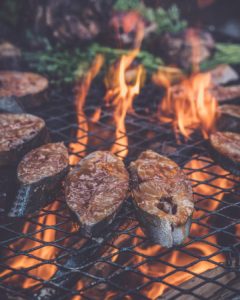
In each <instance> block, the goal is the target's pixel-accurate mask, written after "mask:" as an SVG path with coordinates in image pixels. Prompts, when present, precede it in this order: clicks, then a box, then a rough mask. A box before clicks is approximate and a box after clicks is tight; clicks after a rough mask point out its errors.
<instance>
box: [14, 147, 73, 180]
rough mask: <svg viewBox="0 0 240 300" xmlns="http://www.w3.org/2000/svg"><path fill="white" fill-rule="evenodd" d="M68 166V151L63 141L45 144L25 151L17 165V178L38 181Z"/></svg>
mask: <svg viewBox="0 0 240 300" xmlns="http://www.w3.org/2000/svg"><path fill="white" fill-rule="evenodd" d="M67 166H68V151H67V148H66V147H65V146H64V144H63V143H52V144H46V145H43V146H41V147H39V148H36V149H33V150H31V151H30V152H29V153H27V154H26V155H25V156H24V157H23V159H22V160H21V162H20V163H19V165H18V169H17V175H18V179H19V180H20V181H21V182H22V183H24V184H27V183H33V182H38V181H39V180H41V179H43V178H46V177H50V176H54V175H56V174H58V173H60V172H61V171H63V170H64V169H65V168H67Z"/></svg>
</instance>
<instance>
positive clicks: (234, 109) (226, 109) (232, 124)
mask: <svg viewBox="0 0 240 300" xmlns="http://www.w3.org/2000/svg"><path fill="white" fill-rule="evenodd" d="M217 128H218V130H220V131H225V130H227V131H233V132H237V133H238V132H240V106H239V105H230V104H225V105H221V106H219V118H218V121H217Z"/></svg>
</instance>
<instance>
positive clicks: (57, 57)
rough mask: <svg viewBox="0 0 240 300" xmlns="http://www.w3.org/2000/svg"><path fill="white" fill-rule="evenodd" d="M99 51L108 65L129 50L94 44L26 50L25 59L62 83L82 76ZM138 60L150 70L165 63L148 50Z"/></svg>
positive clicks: (54, 80) (55, 82)
mask: <svg viewBox="0 0 240 300" xmlns="http://www.w3.org/2000/svg"><path fill="white" fill-rule="evenodd" d="M98 53H101V54H103V55H104V56H105V60H106V67H107V66H108V65H109V64H110V63H112V62H113V61H114V60H116V59H117V58H119V57H120V56H121V55H123V54H126V53H128V51H127V50H122V49H114V48H109V47H103V46H100V45H99V44H92V45H91V46H90V47H88V48H87V49H86V50H84V51H83V50H81V49H79V48H75V49H71V50H60V49H54V48H48V49H46V50H44V51H39V52H25V53H24V59H25V61H26V62H27V63H28V65H29V66H30V68H31V69H32V70H34V71H37V72H39V73H41V74H44V75H46V76H49V78H50V79H51V83H54V84H62V83H72V82H74V80H76V78H79V77H82V76H83V75H84V74H85V73H86V71H87V70H88V68H89V66H90V64H91V62H92V61H93V59H94V57H95V56H96V55H97V54H98ZM137 60H139V63H141V64H143V65H144V66H145V68H146V69H147V70H148V71H155V70H157V69H158V67H159V66H160V65H163V61H162V60H161V58H159V57H156V56H154V55H152V54H151V53H149V52H147V51H140V52H139V53H138V55H137Z"/></svg>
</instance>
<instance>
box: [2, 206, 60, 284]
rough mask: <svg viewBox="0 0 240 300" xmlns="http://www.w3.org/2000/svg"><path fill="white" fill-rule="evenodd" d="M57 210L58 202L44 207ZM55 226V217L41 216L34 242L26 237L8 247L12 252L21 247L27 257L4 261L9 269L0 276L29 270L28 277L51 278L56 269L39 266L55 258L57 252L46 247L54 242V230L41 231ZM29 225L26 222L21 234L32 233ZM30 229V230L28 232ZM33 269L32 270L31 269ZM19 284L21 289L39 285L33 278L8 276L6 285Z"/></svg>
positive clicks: (49, 266) (51, 247)
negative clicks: (44, 261) (43, 261)
mask: <svg viewBox="0 0 240 300" xmlns="http://www.w3.org/2000/svg"><path fill="white" fill-rule="evenodd" d="M57 208H58V202H54V203H52V204H50V205H49V206H47V207H46V209H47V210H52V211H54V210H56V209H57ZM55 224H56V215H54V214H47V215H42V216H41V213H40V217H39V219H38V222H37V225H36V226H35V228H34V231H35V232H36V234H35V236H34V240H32V239H28V238H27V237H26V238H25V239H24V240H23V239H21V240H19V241H18V242H15V243H13V244H12V245H11V246H10V247H11V249H12V251H14V250H15V251H16V250H17V249H18V248H19V247H21V251H25V252H27V254H28V255H29V256H27V255H24V254H22V255H18V256H17V257H13V258H10V259H8V260H7V261H6V264H7V265H8V266H9V267H10V268H11V269H6V270H5V271H3V272H2V273H1V274H0V276H1V277H2V276H5V275H10V274H11V273H12V272H14V271H16V270H21V269H26V270H27V269H29V271H28V272H27V273H28V275H29V276H36V277H39V278H41V279H42V280H47V279H49V278H51V277H52V276H53V274H54V273H55V272H56V267H55V266H54V265H52V264H41V262H42V260H46V261H47V260H52V259H54V258H55V257H56V255H57V253H58V250H57V249H56V248H55V247H53V246H46V243H51V242H54V241H55V240H56V231H55V230H54V229H51V228H49V229H46V230H44V231H42V228H44V227H47V226H49V227H51V226H53V225H55ZM31 226H32V224H31V223H29V222H27V223H25V225H24V229H23V233H24V234H28V233H30V232H32V229H33V228H30V227H31ZM30 229H31V230H30ZM32 267H33V269H31V268H32ZM16 282H21V286H22V287H23V288H30V287H33V286H35V285H37V284H38V283H39V281H37V280H35V279H33V278H30V277H28V278H25V277H23V276H21V275H14V276H10V277H9V279H8V283H16Z"/></svg>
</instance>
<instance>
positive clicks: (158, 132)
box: [0, 92, 240, 299]
mask: <svg viewBox="0 0 240 300" xmlns="http://www.w3.org/2000/svg"><path fill="white" fill-rule="evenodd" d="M50 99H51V100H50V102H49V103H48V104H46V105H45V106H43V107H41V108H40V109H36V110H32V111H31V113H34V114H36V115H38V116H41V117H43V118H44V119H45V121H46V123H47V126H48V128H49V129H50V132H51V136H52V140H53V141H54V142H55V141H64V142H65V143H66V145H68V144H69V143H70V142H77V141H76V138H75V133H76V130H77V129H81V124H79V125H77V123H76V114H75V110H74V105H73V96H71V95H70V96H69V95H68V96H65V95H64V94H61V93H60V92H55V93H52V95H51V97H50ZM95 108H96V104H95V103H94V101H92V102H91V101H90V104H89V105H88V106H87V107H86V115H87V116H89V115H90V112H92V111H93V110H94V109H95ZM137 112H138V113H137V114H134V115H129V116H127V119H126V126H127V135H128V138H129V143H130V144H129V155H128V157H127V158H126V163H127V164H128V163H129V162H130V161H131V160H133V159H136V157H137V155H138V154H139V153H140V152H141V151H142V150H145V149H146V148H152V149H154V150H156V151H158V152H159V153H163V154H167V152H168V149H171V154H170V155H169V156H170V157H171V158H172V159H174V160H175V161H176V162H177V163H179V164H180V165H181V166H182V167H183V166H184V165H185V164H186V163H187V162H188V161H189V160H190V159H191V157H192V156H193V155H195V159H196V160H198V161H203V162H204V163H205V164H206V165H205V167H204V168H202V169H200V170H199V169H198V170H194V169H190V168H189V169H186V172H187V173H188V174H189V175H190V174H191V173H193V172H200V173H206V174H209V175H211V176H212V178H211V180H206V181H197V180H195V181H193V180H192V184H193V188H196V187H197V186H198V185H201V184H205V185H207V186H214V183H212V181H214V179H217V178H220V177H221V176H220V175H219V174H217V173H214V172H212V171H211V169H210V170H209V168H211V167H212V166H214V165H215V163H214V162H213V161H212V159H211V158H209V154H208V150H207V148H206V142H205V141H203V140H202V137H201V135H200V134H199V133H196V134H194V136H193V137H192V138H191V139H190V140H189V141H187V142H184V143H181V144H177V143H176V140H175V138H174V134H173V132H172V129H171V127H170V126H169V125H166V124H160V123H157V122H150V121H149V119H148V118H147V117H145V116H144V114H143V113H144V108H138V110H137ZM110 115H111V112H109V111H103V119H106V118H109V117H110ZM87 122H88V123H89V124H90V123H91V120H90V118H88V117H87ZM94 126H96V127H97V128H101V130H104V131H105V132H106V131H108V132H110V133H111V134H112V140H107V141H105V140H104V139H103V138H101V136H99V132H100V131H96V132H91V131H90V132H89V133H88V136H89V138H91V137H92V138H94V139H97V140H98V142H99V143H100V144H98V145H97V146H94V145H91V144H90V145H88V147H87V152H92V151H95V150H100V149H102V150H104V149H109V147H110V145H111V143H112V142H114V130H115V128H114V126H112V125H108V124H106V123H105V122H104V120H103V121H101V120H100V121H99V122H98V123H97V124H95V125H94ZM147 132H151V133H152V135H151V137H148V138H147V137H146V133H147ZM78 142H79V143H81V141H78ZM117 142H118V141H116V143H117ZM166 149H167V150H166ZM172 150H173V151H172ZM77 155H78V156H79V157H82V156H83V155H82V153H78V154H77ZM203 157H204V158H203ZM222 177H223V178H227V179H228V180H229V181H231V182H233V184H234V190H233V189H232V188H231V189H223V188H219V187H217V188H218V191H217V192H216V194H213V195H210V196H209V195H208V196H205V195H197V196H199V197H202V199H201V200H199V201H198V202H197V203H196V205H195V207H196V209H198V210H201V211H203V212H204V217H203V218H200V219H194V220H193V223H195V224H198V225H200V226H205V227H207V228H208V230H209V233H208V235H205V236H201V237H194V236H190V240H189V241H188V242H186V243H185V244H183V245H180V246H176V247H173V248H171V249H163V250H162V251H161V252H160V253H159V254H158V255H155V256H151V255H150V256H148V255H145V254H142V253H140V252H139V251H137V250H136V248H137V247H143V248H144V249H145V248H146V247H149V246H150V245H152V244H150V242H149V240H148V239H147V237H144V236H142V235H140V236H139V235H137V234H136V229H137V228H139V224H138V221H137V220H136V218H135V214H134V209H133V206H132V203H131V199H128V201H126V202H125V205H124V207H123V208H122V210H121V212H120V213H119V214H118V216H117V217H116V220H115V222H114V225H113V227H112V228H109V229H108V232H107V233H103V236H102V237H100V238H99V239H98V240H96V239H90V238H87V239H86V238H85V237H82V236H81V235H80V234H79V232H78V230H77V229H76V230H75V231H72V230H71V228H72V227H73V217H72V214H71V213H70V212H69V210H68V209H67V207H66V205H65V202H64V199H63V196H62V193H60V195H59V197H58V200H57V201H58V202H59V207H58V208H57V209H56V210H51V209H48V208H44V209H43V210H41V212H39V213H36V214H33V215H32V216H28V217H26V218H24V219H22V220H9V219H7V220H4V221H2V222H1V223H0V231H1V232H4V235H6V237H5V238H3V239H1V241H0V251H1V252H2V253H3V254H2V255H1V259H0V269H1V270H6V269H8V270H10V273H9V274H7V275H4V276H1V277H0V289H1V290H2V292H3V293H4V295H5V297H6V298H8V297H9V298H11V299H12V298H14V297H15V298H16V297H17V296H18V297H20V298H21V297H22V299H45V298H44V297H43V298H41V296H40V295H41V291H43V289H45V291H46V290H50V292H52V291H53V295H51V296H49V298H46V299H71V297H73V296H75V295H81V297H82V299H98V298H96V296H94V293H95V294H96V295H97V293H98V292H99V289H100V292H101V293H102V294H101V296H102V295H105V296H106V294H105V292H109V291H112V292H113V293H114V294H113V295H114V296H113V297H112V298H111V299H129V298H126V297H127V296H130V297H131V298H132V299H149V298H148V297H147V296H146V294H145V293H144V290H146V289H147V288H148V287H150V286H151V285H152V284H153V283H159V282H161V283H162V284H164V285H167V286H168V287H169V289H170V290H174V291H175V292H176V293H175V295H174V296H173V297H172V298H168V299H177V298H178V297H180V296H183V295H186V296H188V297H190V296H191V297H192V298H188V299H207V298H206V297H204V296H202V295H201V293H199V292H198V291H199V288H202V289H204V288H205V286H206V285H208V284H210V283H212V284H215V285H217V286H219V289H224V290H229V291H230V292H231V293H232V295H233V296H234V295H239V294H240V289H236V288H233V287H232V286H230V285H228V284H224V283H222V282H221V281H220V279H221V278H223V277H224V276H225V275H226V274H230V273H233V274H234V277H236V278H239V248H240V237H237V236H236V234H235V232H234V228H235V226H236V225H238V224H239V226H240V219H237V218H236V217H232V216H231V215H229V213H228V210H231V209H232V208H236V210H237V209H240V199H239V186H240V184H239V182H238V179H237V178H233V177H232V176H231V174H230V173H227V174H226V175H224V176H222ZM219 193H230V195H231V196H230V197H235V198H236V199H237V201H236V202H231V201H230V202H229V201H228V200H226V198H223V199H222V201H219V200H217V199H216V198H215V197H216V195H217V194H219ZM195 196H196V194H195ZM209 198H211V199H209ZM206 199H209V200H208V201H219V202H221V205H219V206H218V209H217V210H216V211H208V210H207V209H203V208H202V207H201V202H202V201H204V200H206ZM226 212H227V213H226ZM40 215H41V216H43V217H46V216H47V215H55V216H56V217H57V223H56V225H54V226H47V225H45V224H42V223H39V221H38V218H39V216H40ZM207 217H209V218H211V219H215V218H216V217H218V218H220V219H221V220H226V219H227V221H226V224H224V226H223V227H221V226H219V227H217V226H216V225H215V224H214V222H213V223H210V224H204V220H202V219H204V218H207ZM26 221H29V222H30V223H31V224H33V225H34V224H35V225H38V226H40V229H39V230H37V231H36V230H33V231H30V232H29V233H26V234H24V233H22V232H21V230H20V229H21V228H22V226H23V223H25V222H26ZM16 225H17V226H16ZM20 227H21V228H20ZM16 228H19V230H17V231H16ZM50 229H51V230H52V229H54V230H56V231H57V239H56V240H55V241H54V242H48V243H46V242H43V241H42V240H41V239H37V238H36V237H34V235H35V234H36V233H37V232H38V233H40V232H45V231H46V230H50ZM220 233H221V234H224V236H226V237H227V238H229V239H230V240H231V241H232V240H234V241H235V242H234V243H233V244H230V245H228V244H226V245H225V244H223V245H221V244H212V243H210V242H208V241H206V240H204V239H205V238H206V237H207V236H210V235H214V234H217V235H219V234H220ZM123 235H126V236H127V239H126V241H127V242H126V243H125V244H124V245H121V244H120V245H118V244H116V241H117V238H118V237H119V236H123ZM19 240H25V241H26V240H31V241H36V242H38V244H39V245H38V246H36V247H34V248H32V249H29V250H27V251H26V250H24V251H22V250H21V248H20V249H12V247H11V244H12V243H13V242H16V241H19ZM81 240H84V241H85V244H84V246H82V247H80V248H79V247H78V245H79V241H81ZM132 240H134V241H135V242H134V244H133V243H132ZM197 241H200V242H202V243H205V244H208V245H209V246H210V247H214V248H216V251H215V252H214V253H213V254H212V255H210V256H201V255H200V254H197V253H192V252H191V251H189V250H188V248H187V246H189V245H191V244H193V243H195V242H197ZM47 246H53V247H55V248H57V249H58V251H59V252H58V255H57V257H56V258H52V259H48V260H44V259H41V258H39V257H36V256H35V255H34V252H33V251H34V250H37V249H40V248H42V247H47ZM78 248H79V249H81V251H82V252H81V251H80V253H81V254H79V250H78ZM110 249H115V253H114V254H113V253H110ZM173 250H177V251H179V252H181V253H184V254H185V255H189V256H192V257H195V261H193V262H192V263H189V264H187V265H185V266H178V265H174V264H171V263H170V262H169V261H165V260H164V256H166V255H167V254H169V253H172V251H173ZM32 252H33V253H32ZM220 253H222V254H224V255H225V257H226V262H225V263H224V264H222V263H217V262H215V261H213V260H212V258H213V257H214V256H215V255H217V254H220ZM118 254H119V255H121V256H122V255H123V254H125V255H127V256H129V255H130V256H131V257H132V258H133V257H135V256H138V257H141V258H142V259H143V260H142V261H141V262H140V263H135V264H129V265H124V263H123V264H121V263H119V262H118V261H115V262H114V261H112V257H113V256H115V255H118ZM19 255H24V256H26V257H28V258H29V259H30V258H34V259H36V261H37V263H36V265H34V266H33V267H30V268H27V269H21V270H17V269H11V268H10V267H9V266H8V264H7V260H9V259H10V258H14V257H18V256H19ZM72 257H73V258H74V259H76V260H77V261H78V263H79V265H78V267H77V268H76V266H75V267H74V268H72V266H71V264H70V265H66V261H67V260H68V259H69V258H72ZM204 261H207V262H212V263H213V264H214V265H216V266H219V267H221V268H222V272H220V274H218V275H217V276H215V277H211V278H208V277H206V276H205V275H204V274H197V273H194V272H192V271H190V270H188V268H189V267H191V266H192V265H194V264H196V263H201V262H204ZM153 262H156V263H159V262H161V264H164V265H166V266H169V267H170V268H172V269H173V270H172V271H170V272H167V273H166V274H165V275H164V276H158V277H156V276H151V275H149V274H145V273H143V272H142V271H141V270H140V269H139V267H140V266H142V265H144V264H146V263H153ZM45 264H48V265H54V266H55V267H56V268H57V269H58V270H60V277H61V279H59V278H57V279H56V278H54V277H52V278H51V279H49V280H43V279H42V278H40V277H38V276H34V275H31V274H29V273H28V272H29V271H30V270H31V269H34V268H36V267H39V266H42V265H45ZM98 264H100V265H101V264H102V265H108V266H111V267H110V268H109V274H107V275H106V274H104V275H101V274H100V275H99V274H94V273H92V272H91V270H92V269H93V267H94V266H96V265H98ZM61 272H62V273H61ZM176 272H185V273H188V274H191V275H193V276H194V277H195V278H199V279H201V280H202V283H199V284H198V285H196V286H194V287H192V288H188V289H183V288H182V287H181V285H179V286H177V285H172V284H170V283H169V282H168V281H167V280H166V279H167V277H169V276H170V275H172V274H174V273H176ZM17 274H21V276H22V277H21V278H32V279H34V280H36V283H37V284H36V286H35V287H34V288H29V289H25V290H24V289H20V288H19V287H18V286H15V285H13V284H9V282H8V280H9V279H10V278H11V277H12V276H15V275H17ZM128 274H131V275H134V276H139V278H140V279H139V281H141V278H142V279H143V278H144V279H145V280H146V282H143V281H142V282H140V283H139V282H138V280H136V283H135V284H133V283H130V284H129V286H127V285H126V282H122V281H121V280H119V279H118V278H122V277H123V276H128ZM73 275H74V276H73ZM121 276H122V277H121ZM67 277H70V279H71V280H67V281H66V282H65V279H66V278H67ZM129 278H131V277H129ZM77 279H85V281H86V282H87V284H86V285H85V286H84V288H83V289H80V290H78V289H77V288H76V287H75V283H76V282H77ZM62 280H63V281H62ZM130 281H131V279H130ZM63 282H64V283H63ZM65 283H66V284H65ZM99 286H101V287H102V286H103V287H104V288H103V287H102V288H99ZM46 288H47V289H46ZM33 294H34V296H33Z"/></svg>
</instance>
